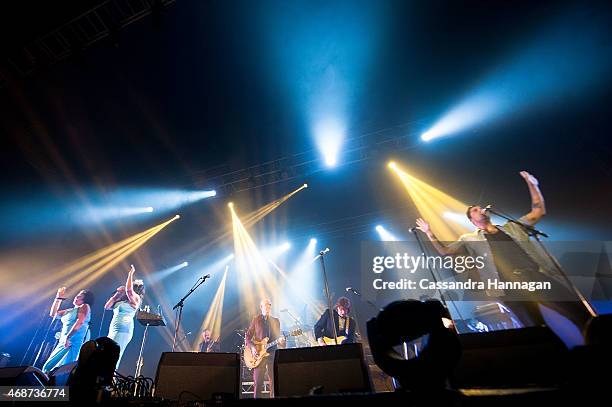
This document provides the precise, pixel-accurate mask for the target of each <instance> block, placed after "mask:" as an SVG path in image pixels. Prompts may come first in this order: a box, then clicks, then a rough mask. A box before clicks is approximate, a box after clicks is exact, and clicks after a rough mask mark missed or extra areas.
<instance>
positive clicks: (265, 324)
mask: <svg viewBox="0 0 612 407" xmlns="http://www.w3.org/2000/svg"><path fill="white" fill-rule="evenodd" d="M259 308H260V310H261V313H260V314H259V315H257V316H256V317H254V318H253V320H252V321H251V325H250V326H249V329H248V330H247V332H246V335H245V344H246V346H247V347H248V348H249V349H250V350H251V353H252V354H253V357H254V358H257V357H258V356H259V354H258V351H257V348H256V347H255V344H254V342H259V341H261V340H262V339H264V338H268V339H269V341H268V342H272V341H274V340H276V339H279V342H278V347H280V348H284V347H285V346H286V340H285V338H284V337H283V336H282V335H281V330H280V320H279V319H278V318H274V317H273V316H271V315H270V310H271V309H272V302H271V301H270V300H269V299H268V298H264V299H262V300H261V302H260V303H259ZM275 350H276V347H271V348H270V349H268V352H269V353H270V355H269V356H268V357H266V358H265V359H264V360H263V361H262V362H261V363H260V364H259V366H257V367H256V368H254V369H253V382H254V386H255V393H254V395H253V397H254V398H261V396H262V395H263V393H262V392H263V386H264V377H265V374H266V371H267V373H268V377H269V378H270V397H273V389H274V369H273V365H274V351H275Z"/></svg>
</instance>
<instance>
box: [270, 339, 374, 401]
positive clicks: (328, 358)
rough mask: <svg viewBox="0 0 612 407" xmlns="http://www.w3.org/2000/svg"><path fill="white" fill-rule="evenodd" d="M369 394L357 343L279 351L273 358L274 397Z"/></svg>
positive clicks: (363, 362) (364, 369) (364, 365)
mask: <svg viewBox="0 0 612 407" xmlns="http://www.w3.org/2000/svg"><path fill="white" fill-rule="evenodd" d="M370 391H372V384H371V381H370V377H369V374H368V369H367V366H366V364H365V361H364V357H363V349H362V347H361V344H360V343H352V344H346V345H336V346H320V347H312V348H298V349H279V350H277V351H276V354H275V356H274V394H275V396H276V397H286V396H302V395H308V394H331V393H361V392H370Z"/></svg>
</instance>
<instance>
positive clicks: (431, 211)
mask: <svg viewBox="0 0 612 407" xmlns="http://www.w3.org/2000/svg"><path fill="white" fill-rule="evenodd" d="M388 166H389V168H390V169H391V171H393V173H395V174H396V175H397V176H398V178H399V179H400V181H401V182H402V184H403V186H404V188H405V189H406V191H407V192H408V195H409V196H410V198H411V199H412V201H413V202H414V204H415V206H416V208H417V211H418V212H419V215H420V216H421V217H422V218H423V219H425V220H426V221H427V222H428V223H429V224H430V226H431V229H432V231H433V232H434V233H435V234H436V236H437V237H438V238H439V239H440V240H442V241H454V240H456V239H457V237H458V236H459V235H461V234H464V233H467V232H469V231H470V229H468V228H467V227H465V226H464V225H461V224H459V223H456V222H452V221H448V219H446V218H444V213H445V212H452V213H460V214H462V213H465V210H466V209H467V207H468V205H467V204H465V203H463V202H461V201H459V200H458V199H456V198H454V197H452V196H450V195H448V194H446V193H444V192H442V191H441V190H439V189H437V188H435V187H433V186H431V185H429V184H427V183H426V182H424V181H422V180H420V179H418V178H416V177H414V176H412V175H410V174H409V173H408V172H406V171H405V170H403V169H402V168H400V166H399V165H398V164H397V163H395V162H393V161H392V162H390V163H389V164H388Z"/></svg>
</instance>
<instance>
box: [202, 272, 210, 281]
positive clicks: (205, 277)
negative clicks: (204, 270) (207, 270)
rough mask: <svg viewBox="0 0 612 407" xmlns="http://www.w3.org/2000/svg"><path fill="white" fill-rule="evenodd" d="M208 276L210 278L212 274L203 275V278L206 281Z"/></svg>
mask: <svg viewBox="0 0 612 407" xmlns="http://www.w3.org/2000/svg"><path fill="white" fill-rule="evenodd" d="M207 278H210V274H206V275H205V276H204V277H202V280H204V281H206V279H207Z"/></svg>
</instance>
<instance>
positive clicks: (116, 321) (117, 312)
mask: <svg viewBox="0 0 612 407" xmlns="http://www.w3.org/2000/svg"><path fill="white" fill-rule="evenodd" d="M135 272H136V269H135V268H134V265H131V266H130V271H129V272H128V277H127V281H126V282H125V286H120V287H117V291H116V292H115V295H113V296H112V297H110V298H109V299H108V301H106V304H105V305H104V309H106V310H110V309H112V310H113V319H112V320H111V322H110V327H109V328H108V337H109V338H111V339H112V340H114V341H115V342H117V343H118V344H119V348H120V352H119V360H117V368H118V367H119V363H121V358H122V357H123V352H124V351H125V348H126V347H127V345H128V344H129V343H130V341H131V340H132V335H133V334H134V316H135V315H136V311H137V310H138V308H139V307H140V304H142V297H143V296H144V292H145V287H144V283H143V281H142V280H134V273H135Z"/></svg>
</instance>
